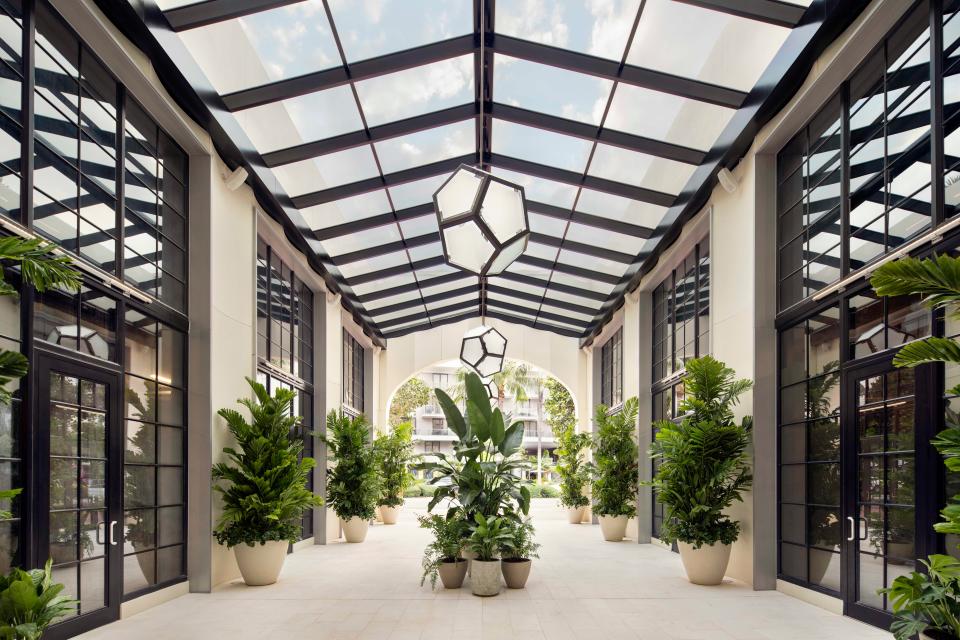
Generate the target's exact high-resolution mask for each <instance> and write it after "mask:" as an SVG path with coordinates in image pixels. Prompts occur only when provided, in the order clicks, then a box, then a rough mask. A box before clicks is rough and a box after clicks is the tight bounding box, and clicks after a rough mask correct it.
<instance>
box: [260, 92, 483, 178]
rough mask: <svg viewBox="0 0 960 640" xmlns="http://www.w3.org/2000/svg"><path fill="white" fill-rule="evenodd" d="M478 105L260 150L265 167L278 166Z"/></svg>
mask: <svg viewBox="0 0 960 640" xmlns="http://www.w3.org/2000/svg"><path fill="white" fill-rule="evenodd" d="M479 109H480V108H479V106H477V104H476V103H473V104H464V105H460V106H457V107H450V108H449V109H441V110H440V111H433V112H431V113H425V114H423V115H422V116H414V117H412V118H405V119H403V120H397V121H396V122H389V123H387V124H382V125H379V126H376V127H370V129H368V130H361V131H351V132H350V133H344V134H341V135H338V136H333V137H330V138H325V139H323V140H316V141H314V142H305V143H303V144H299V145H296V146H294V147H287V148H286V149H278V150H277V151H270V152H268V153H265V154H263V161H264V163H265V164H266V165H267V166H268V167H278V166H280V165H284V164H290V163H291V162H300V161H301V160H309V159H310V158H316V157H317V156H322V155H326V154H328V153H336V152H337V151H346V150H347V149H353V148H355V147H359V146H362V145H365V144H370V143H371V142H379V141H381V140H389V139H390V138H397V137H399V136H405V135H409V134H411V133H417V132H418V131H423V130H425V129H430V128H432V127H442V126H444V125H448V124H454V123H457V122H462V121H463V120H468V119H470V118H473V117H476V115H477V113H478V111H479Z"/></svg>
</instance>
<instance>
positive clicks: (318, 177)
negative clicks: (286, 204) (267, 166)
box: [273, 145, 379, 197]
mask: <svg viewBox="0 0 960 640" xmlns="http://www.w3.org/2000/svg"><path fill="white" fill-rule="evenodd" d="M273 174H274V175H275V176H276V177H277V180H278V181H279V182H280V185H281V186H282V187H283V188H284V190H285V191H286V192H287V194H288V195H290V196H291V197H293V196H298V195H302V194H304V193H310V192H313V191H322V190H323V189H329V188H331V187H336V186H340V185H343V184H349V183H351V182H356V181H358V180H364V179H365V178H373V177H375V176H377V175H379V172H378V171H377V163H376V162H375V161H374V159H373V153H372V152H371V151H370V147H369V146H367V145H364V146H362V147H357V148H354V149H348V150H346V151H338V152H336V153H329V154H327V155H325V156H320V157H319V158H311V159H310V160H301V161H300V162H294V163H292V164H285V165H283V166H280V167H276V168H274V169H273Z"/></svg>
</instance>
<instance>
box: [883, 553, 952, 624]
mask: <svg viewBox="0 0 960 640" xmlns="http://www.w3.org/2000/svg"><path fill="white" fill-rule="evenodd" d="M920 562H921V563H923V565H924V566H926V567H927V572H926V573H925V574H924V573H920V572H919V571H913V572H911V573H910V575H906V576H899V577H898V578H896V579H895V580H894V581H893V584H891V586H890V588H888V589H881V590H880V593H886V594H887V597H888V598H889V599H890V604H891V605H892V606H893V613H894V616H893V624H892V625H891V626H890V631H891V633H893V637H894V638H896V640H910V639H911V638H913V637H915V636H919V637H920V638H921V639H922V640H958V638H960V561H958V560H956V559H955V558H953V557H951V556H946V555H932V556H930V557H929V558H927V560H926V561H924V560H921V561H920Z"/></svg>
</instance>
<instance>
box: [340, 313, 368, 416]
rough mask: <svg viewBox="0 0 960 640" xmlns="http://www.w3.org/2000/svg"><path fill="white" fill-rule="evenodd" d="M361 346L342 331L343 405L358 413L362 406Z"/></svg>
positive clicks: (362, 362)
mask: <svg viewBox="0 0 960 640" xmlns="http://www.w3.org/2000/svg"><path fill="white" fill-rule="evenodd" d="M363 366H364V361H363V345H361V344H360V342H359V341H358V340H357V339H356V338H354V337H353V336H352V335H351V334H350V332H349V331H347V330H346V329H344V330H343V404H344V405H346V406H347V407H348V408H350V409H353V410H354V411H356V412H358V413H363V412H364V410H365V409H364V406H363V378H364V371H363Z"/></svg>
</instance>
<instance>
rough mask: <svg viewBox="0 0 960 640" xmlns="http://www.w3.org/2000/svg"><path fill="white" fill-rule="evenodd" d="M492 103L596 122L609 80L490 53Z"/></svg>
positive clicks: (569, 118)
mask: <svg viewBox="0 0 960 640" xmlns="http://www.w3.org/2000/svg"><path fill="white" fill-rule="evenodd" d="M493 78H494V81H493V91H494V96H493V97H494V100H495V101H496V102H499V103H502V104H507V105H510V106H513V107H521V108H523V109H529V110H531V111H539V112H541V113H546V114H549V115H552V116H558V117H561V118H567V119H568V120H577V121H579V122H586V123H589V124H595V125H599V124H600V121H601V119H602V118H603V110H604V108H605V107H606V104H607V99H608V98H609V96H610V89H611V87H613V81H611V80H604V79H602V78H595V77H593V76H588V75H585V74H582V73H576V72H574V71H568V70H566V69H561V68H559V67H551V66H549V65H545V64H539V63H536V62H528V61H526V60H520V59H518V58H511V57H509V56H504V55H500V54H497V55H495V56H494V72H493Z"/></svg>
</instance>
